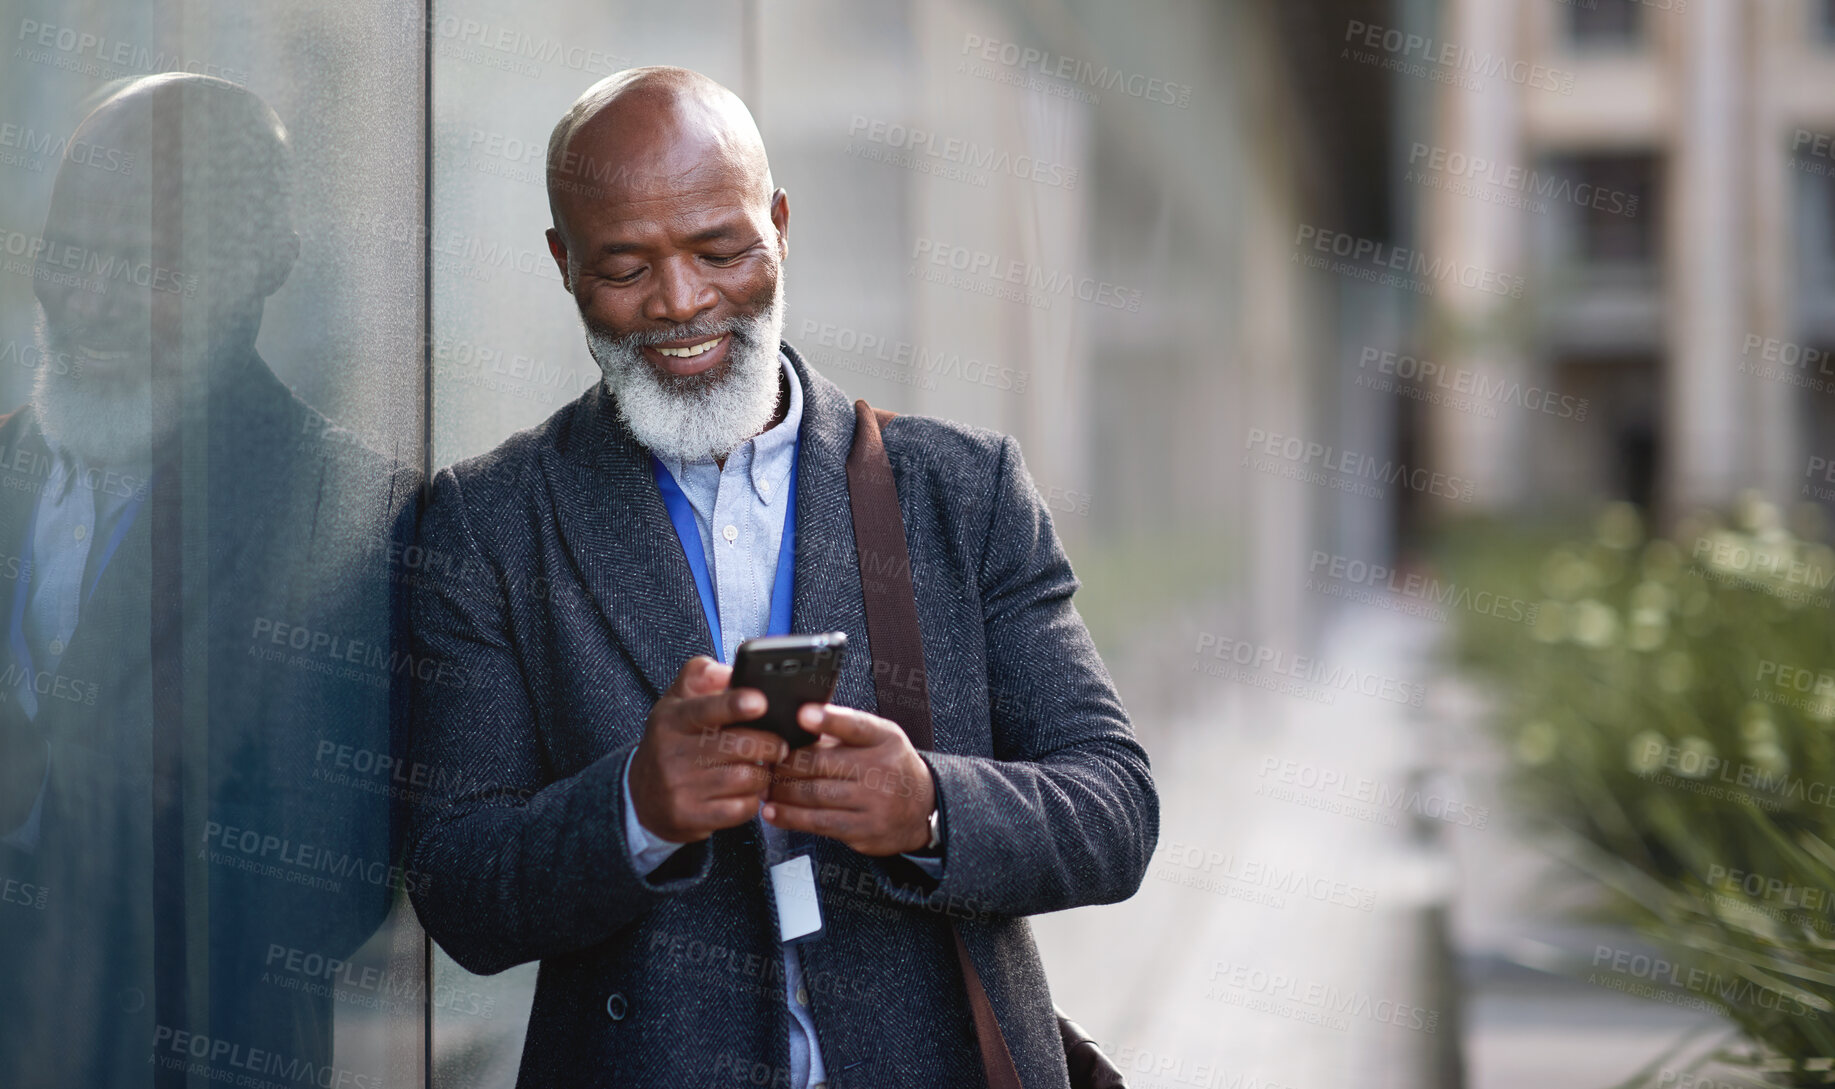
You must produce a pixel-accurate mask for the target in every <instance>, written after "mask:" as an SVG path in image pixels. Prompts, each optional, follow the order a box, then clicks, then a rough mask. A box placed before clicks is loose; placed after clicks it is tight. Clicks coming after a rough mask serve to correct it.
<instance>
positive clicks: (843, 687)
mask: <svg viewBox="0 0 1835 1089" xmlns="http://www.w3.org/2000/svg"><path fill="white" fill-rule="evenodd" d="M783 350H784V354H785V355H787V356H789V357H790V365H791V366H792V367H794V368H796V373H797V377H798V378H799V379H801V380H802V383H803V428H802V432H801V435H800V440H801V442H802V444H803V448H802V457H801V463H800V464H799V466H798V469H797V479H796V489H797V501H796V593H795V596H794V598H793V599H792V602H791V609H790V618H791V624H790V626H791V628H792V629H793V630H794V631H798V632H825V631H844V632H846V633H847V641H848V649H847V655H846V657H845V658H844V659H843V660H842V664H841V677H840V680H839V681H838V682H837V683H836V685H835V702H836V703H839V704H844V705H846V706H849V707H859V708H863V709H864V708H871V707H874V706H876V704H875V701H874V689H873V670H872V662H873V658H872V649H871V648H870V647H869V646H868V645H867V624H866V606H865V604H864V602H863V600H862V598H861V593H860V561H859V558H858V557H857V556H856V555H855V553H854V522H853V512H852V508H851V507H850V506H849V505H848V493H847V452H848V449H849V448H850V447H851V446H852V445H853V442H854V404H853V402H852V401H849V400H848V399H847V395H846V394H845V393H843V392H842V391H841V388H840V387H839V386H837V385H835V384H834V383H833V382H830V381H829V380H828V379H826V378H823V377H822V376H821V375H819V374H817V373H816V372H815V371H814V370H812V369H810V367H809V365H808V364H807V363H805V362H803V357H802V356H800V355H798V354H797V351H796V349H795V348H792V347H790V345H788V344H785V345H784V346H783Z"/></svg>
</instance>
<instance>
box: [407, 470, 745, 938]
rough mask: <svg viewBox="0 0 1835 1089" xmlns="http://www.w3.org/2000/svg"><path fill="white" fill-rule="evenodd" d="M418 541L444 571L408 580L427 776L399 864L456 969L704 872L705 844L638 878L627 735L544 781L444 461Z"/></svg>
mask: <svg viewBox="0 0 1835 1089" xmlns="http://www.w3.org/2000/svg"><path fill="white" fill-rule="evenodd" d="M418 539H419V544H420V546H421V548H422V549H423V552H424V555H426V556H428V557H438V558H439V563H438V567H440V568H441V569H442V573H441V574H439V575H437V576H433V577H431V578H429V579H428V580H427V581H425V582H417V583H416V584H415V586H414V588H413V590H412V593H411V595H410V602H411V603H410V608H409V621H410V625H411V627H412V631H413V636H412V649H413V653H414V654H415V656H416V657H417V659H419V661H417V663H416V666H417V668H416V669H414V670H413V674H414V677H415V685H414V692H413V711H412V729H413V737H412V740H411V742H410V750H411V752H412V754H413V761H414V763H413V764H411V765H410V766H411V768H412V769H413V770H414V771H415V772H416V774H418V775H421V776H422V777H423V778H424V779H425V780H426V782H427V783H428V786H427V788H426V790H425V792H424V793H423V794H422V795H421V796H420V797H419V798H418V799H417V804H416V805H415V807H414V816H413V820H412V832H411V846H410V854H409V860H410V861H409V865H410V867H411V869H412V871H413V872H414V873H415V874H416V877H417V880H416V882H415V887H414V888H413V890H412V897H413V901H414V907H415V909H416V911H417V912H418V913H419V915H420V919H421V923H422V925H423V926H425V927H426V929H427V932H428V933H429V934H431V935H432V936H433V938H434V940H435V941H437V942H439V943H440V946H441V948H443V949H445V950H446V951H447V952H448V953H450V954H451V955H452V958H453V959H454V960H456V961H458V962H459V964H461V965H463V966H464V967H465V968H466V969H467V970H469V971H473V972H478V973H491V972H499V971H502V970H503V969H505V968H509V967H512V966H514V965H517V964H521V963H524V962H525V961H530V960H537V959H540V958H542V957H547V956H552V955H555V954H561V953H568V952H574V951H578V950H581V949H585V948H588V947H591V946H593V945H597V944H599V943H600V942H603V941H604V940H606V939H607V938H609V937H611V936H612V935H613V934H614V933H616V932H617V931H618V930H619V929H621V928H622V927H625V926H627V925H629V924H630V923H631V922H633V921H634V920H636V919H638V918H640V917H641V916H643V915H644V914H645V913H647V912H648V911H650V910H651V909H652V908H654V907H656V906H657V905H658V904H659V903H661V902H663V901H664V900H665V899H666V898H668V897H670V896H671V895H673V894H675V893H677V892H680V891H682V890H683V889H686V888H689V887H692V886H693V885H695V884H698V883H699V882H700V881H701V880H703V879H704V878H705V877H706V876H707V875H708V873H709V872H710V871H711V869H712V851H711V850H710V849H709V847H708V845H707V843H706V842H705V841H703V842H701V843H696V844H690V845H688V846H686V847H683V848H682V849H681V850H680V851H678V852H676V854H675V857H673V858H672V859H671V860H670V861H671V863H672V864H671V865H669V866H666V867H663V868H662V869H661V870H659V871H657V872H656V873H655V874H652V875H651V876H650V877H645V876H644V875H642V874H640V873H638V872H637V870H636V869H635V867H634V865H633V862H632V856H631V851H630V848H629V846H628V844H627V843H626V839H625V832H624V821H622V820H620V819H619V815H620V813H621V811H622V802H623V774H622V773H623V770H624V766H625V760H626V758H627V757H629V756H630V754H631V752H632V751H633V750H634V749H635V747H636V746H635V743H633V744H630V745H625V746H621V747H619V748H618V749H616V750H614V751H612V752H608V753H606V754H605V755H604V756H603V757H601V758H600V759H599V760H597V761H595V762H594V763H592V764H590V765H588V766H587V767H586V768H584V769H582V770H581V771H579V772H578V773H577V774H575V775H573V776H570V777H568V778H564V779H554V778H552V776H551V772H550V769H549V767H548V763H547V760H546V758H545V756H544V752H543V747H542V742H541V739H540V736H539V734H538V729H537V723H536V717H535V712H534V705H533V702H532V701H531V699H530V696H529V688H528V684H527V682H526V681H525V679H524V677H525V672H524V669H523V667H522V663H521V661H520V659H519V656H518V655H517V653H516V650H515V646H514V644H513V642H512V639H511V635H510V608H509V602H508V599H507V595H506V593H505V590H504V586H505V582H504V579H503V576H502V572H501V571H499V570H498V568H497V567H496V566H495V565H493V564H492V563H491V562H490V560H489V559H488V558H487V557H486V556H485V555H484V554H483V553H482V551H481V550H480V548H479V547H478V544H477V541H476V540H475V538H474V537H473V534H472V532H471V529H470V526H469V524H468V521H467V517H466V512H465V500H464V497H463V495H462V490H461V485H460V481H459V479H458V478H457V477H456V476H455V475H454V474H453V472H452V470H451V469H443V470H441V471H440V473H439V475H438V476H437V477H436V478H435V480H434V484H433V489H432V494H431V497H430V498H429V501H428V504H427V508H426V511H425V513H424V514H423V516H422V520H421V528H420V533H419V538H418ZM430 564H431V561H430ZM665 873H666V874H668V875H670V876H669V877H668V878H667V879H664V880H652V878H657V877H662V875H663V874H665Z"/></svg>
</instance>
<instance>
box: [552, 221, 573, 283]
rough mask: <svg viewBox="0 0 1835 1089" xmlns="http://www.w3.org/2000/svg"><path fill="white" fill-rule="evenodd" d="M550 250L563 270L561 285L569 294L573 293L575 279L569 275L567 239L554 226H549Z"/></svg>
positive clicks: (557, 264)
mask: <svg viewBox="0 0 1835 1089" xmlns="http://www.w3.org/2000/svg"><path fill="white" fill-rule="evenodd" d="M548 252H549V253H550V254H552V255H553V256H554V264H555V267H556V268H558V269H560V270H561V286H562V287H563V288H566V289H567V293H568V294H569V295H571V294H573V280H572V279H570V278H569V277H568V275H567V240H566V239H564V238H562V237H561V232H560V231H559V229H557V228H554V227H550V228H548Z"/></svg>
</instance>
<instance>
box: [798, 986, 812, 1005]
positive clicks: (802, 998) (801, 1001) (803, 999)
mask: <svg viewBox="0 0 1835 1089" xmlns="http://www.w3.org/2000/svg"><path fill="white" fill-rule="evenodd" d="M796 1004H797V1005H799V1006H807V1005H809V988H807V987H798V988H797V989H796Z"/></svg>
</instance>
